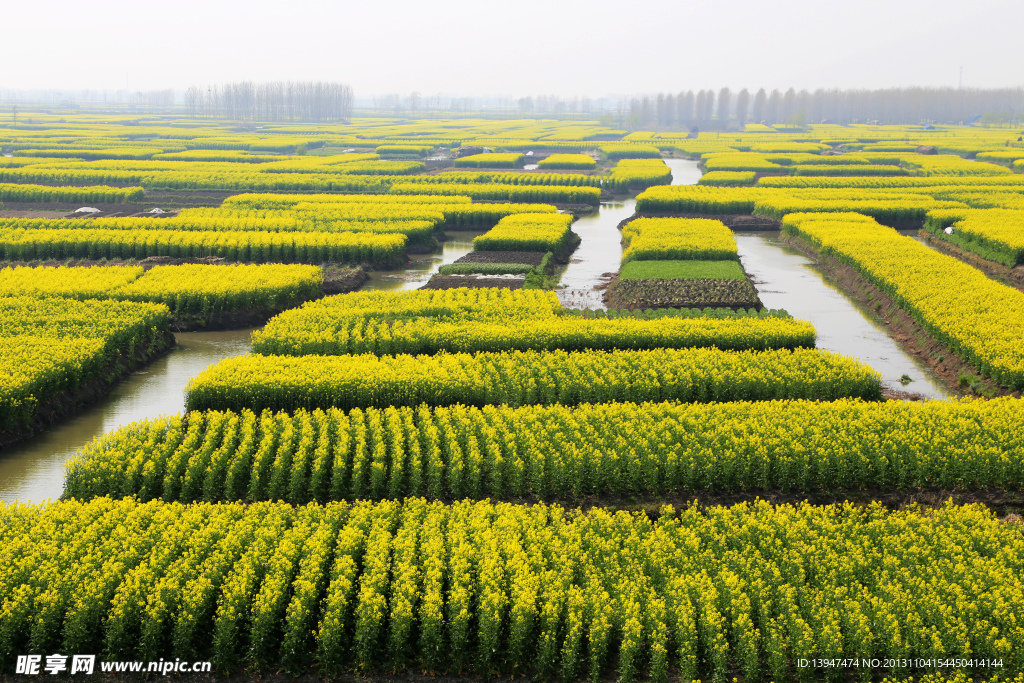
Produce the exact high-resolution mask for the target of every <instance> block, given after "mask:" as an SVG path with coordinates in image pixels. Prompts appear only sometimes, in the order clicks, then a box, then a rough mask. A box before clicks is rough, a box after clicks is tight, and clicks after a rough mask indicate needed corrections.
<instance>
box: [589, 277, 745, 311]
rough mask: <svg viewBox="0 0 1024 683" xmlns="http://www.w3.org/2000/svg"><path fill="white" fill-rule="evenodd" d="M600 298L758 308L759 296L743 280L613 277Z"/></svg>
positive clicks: (623, 304)
mask: <svg viewBox="0 0 1024 683" xmlns="http://www.w3.org/2000/svg"><path fill="white" fill-rule="evenodd" d="M604 300H605V302H606V303H607V304H608V307H609V308H615V309H628V310H634V309H641V310H647V309H648V308H731V309H733V310H735V309H738V308H743V309H751V308H754V309H761V308H763V306H762V304H761V300H760V299H759V298H758V296H757V291H756V290H755V289H754V286H753V285H752V284H751V283H750V282H749V281H747V280H709V279H688V280H682V279H678V280H676V279H639V280H637V279H632V280H623V279H620V278H616V279H615V280H614V281H612V282H611V284H610V286H609V287H608V291H607V293H606V294H605V295H604Z"/></svg>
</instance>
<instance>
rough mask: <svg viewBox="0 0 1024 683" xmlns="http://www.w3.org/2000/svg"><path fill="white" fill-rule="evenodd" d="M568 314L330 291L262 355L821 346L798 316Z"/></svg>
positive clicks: (426, 296)
mask: <svg viewBox="0 0 1024 683" xmlns="http://www.w3.org/2000/svg"><path fill="white" fill-rule="evenodd" d="M699 316H700V317H689V316H686V317H684V316H666V317H654V318H653V319H641V318H638V317H623V316H616V317H585V316H582V315H563V314H562V308H561V304H559V302H558V299H557V297H556V296H555V295H554V293H552V292H541V291H537V290H522V291H515V292H511V291H507V290H475V289H474V290H467V289H456V290H445V291H441V292H431V291H417V292H403V293H401V294H394V293H376V292H357V293H354V294H342V295H338V296H332V297H326V298H324V299H321V300H319V301H316V302H312V303H308V304H305V305H303V306H302V307H301V308H297V309H292V310H290V311H285V312H283V313H281V314H279V315H277V316H275V317H274V318H272V319H271V320H270V321H269V322H268V323H267V325H266V326H265V327H264V328H263V330H261V331H258V332H256V333H254V334H253V352H254V353H259V354H268V355H270V354H273V355H293V356H302V355H309V354H318V355H344V354H361V353H375V354H399V353H410V354H424V353H437V352H439V351H451V352H463V353H473V352H476V351H505V350H515V349H519V350H531V349H532V350H553V349H563V350H567V351H573V350H584V349H656V348H690V347H705V348H706V347H714V348H720V349H733V350H746V349H760V350H764V349H778V348H796V347H813V346H814V342H815V333H814V328H813V327H812V326H811V325H810V324H809V323H807V322H804V321H799V320H794V319H792V318H789V317H774V316H765V317H760V316H730V317H725V318H723V317H720V316H712V315H704V314H703V313H701V314H699Z"/></svg>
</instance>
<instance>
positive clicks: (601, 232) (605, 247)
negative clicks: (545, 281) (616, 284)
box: [555, 199, 636, 308]
mask: <svg viewBox="0 0 1024 683" xmlns="http://www.w3.org/2000/svg"><path fill="white" fill-rule="evenodd" d="M635 207H636V200H635V199H626V200H624V201H620V202H601V206H600V207H599V208H598V211H597V213H592V214H590V215H588V216H583V217H582V218H580V219H579V220H577V221H576V222H575V223H573V224H572V229H573V232H575V233H576V234H577V235H579V236H580V239H581V242H580V246H579V247H578V248H577V249H576V251H575V252H573V255H572V260H571V261H570V262H569V266H568V267H567V268H566V269H565V272H564V273H563V274H562V279H561V280H560V281H559V288H558V289H556V290H555V293H556V294H558V299H559V300H560V301H561V302H562V305H563V306H567V307H569V308H604V307H605V305H604V302H603V301H601V296H602V295H603V294H604V290H603V289H594V288H595V287H598V286H602V285H607V284H608V282H609V281H610V280H611V276H612V275H614V274H615V273H616V272H618V270H619V260H620V259H621V258H622V243H621V240H622V235H621V233H620V232H619V230H618V225H619V223H620V222H621V221H623V220H625V219H627V218H629V217H630V216H632V215H633V212H634V211H635Z"/></svg>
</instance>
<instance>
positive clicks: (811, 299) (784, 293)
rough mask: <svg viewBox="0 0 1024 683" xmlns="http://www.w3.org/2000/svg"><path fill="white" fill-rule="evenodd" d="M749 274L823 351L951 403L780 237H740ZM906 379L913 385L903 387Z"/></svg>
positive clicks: (889, 382)
mask: <svg viewBox="0 0 1024 683" xmlns="http://www.w3.org/2000/svg"><path fill="white" fill-rule="evenodd" d="M735 237H736V245H737V247H738V249H739V255H740V261H741V262H742V264H743V268H744V269H745V270H746V271H747V273H749V274H750V276H751V278H752V279H753V280H754V283H755V285H756V286H757V292H758V295H759V296H760V298H761V302H762V303H763V304H764V305H765V306H766V307H767V308H784V309H786V310H787V311H788V312H789V313H790V315H792V316H793V317H795V318H799V319H801V320H807V321H809V322H811V323H812V324H813V325H814V329H815V330H817V332H818V347H819V348H822V349H828V350H829V351H833V352H835V353H841V354H843V355H846V356H852V357H854V358H856V359H858V360H859V361H861V362H862V363H865V364H866V365H869V366H871V367H872V368H874V369H875V370H877V371H878V372H879V373H881V375H882V384H883V385H884V386H886V387H889V388H891V389H900V390H903V391H908V392H911V393H915V394H921V395H922V396H925V397H928V398H945V397H947V396H948V395H949V394H948V392H946V390H945V389H943V388H942V386H941V384H939V383H938V382H937V381H936V380H935V378H934V375H932V373H931V371H930V370H929V369H928V367H927V366H926V365H925V364H924V363H922V362H920V361H919V360H917V359H916V358H914V357H913V356H911V355H909V354H907V353H906V352H905V351H904V350H903V349H902V348H900V346H899V345H898V344H897V343H896V341H895V340H893V339H892V338H891V337H890V336H889V334H888V332H887V331H886V329H885V325H884V324H883V323H881V322H876V321H875V320H874V318H873V317H872V316H871V314H870V313H869V312H868V311H865V310H863V309H861V308H860V307H858V306H857V305H856V304H854V303H853V302H852V301H851V300H850V299H848V298H847V297H846V296H845V295H844V294H843V293H842V292H840V291H839V290H838V289H836V288H835V287H833V286H832V285H831V284H829V283H828V282H826V281H825V278H824V276H823V275H822V274H821V271H820V270H818V268H817V266H816V265H815V264H814V262H812V261H811V260H810V259H808V258H807V257H806V256H804V255H803V254H802V253H800V252H799V251H797V250H796V249H793V248H792V247H790V246H787V245H785V244H783V243H782V242H781V241H780V240H779V233H777V232H737V233H735ZM904 375H906V376H907V377H909V378H910V379H912V380H913V381H912V382H910V383H908V384H907V385H905V386H904V385H903V384H901V383H900V379H901V378H902V377H903V376H904Z"/></svg>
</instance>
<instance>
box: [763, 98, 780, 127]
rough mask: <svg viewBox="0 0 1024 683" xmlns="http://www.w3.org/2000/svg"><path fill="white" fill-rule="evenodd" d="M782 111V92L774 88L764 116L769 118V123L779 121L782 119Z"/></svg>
mask: <svg viewBox="0 0 1024 683" xmlns="http://www.w3.org/2000/svg"><path fill="white" fill-rule="evenodd" d="M781 111H782V93H780V92H779V91H778V90H772V93H771V95H769V96H768V104H767V105H765V112H764V117H765V119H767V120H768V124H769V125H771V124H773V123H778V122H779V121H780V120H781V119H780V118H779V114H780V113H781Z"/></svg>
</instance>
